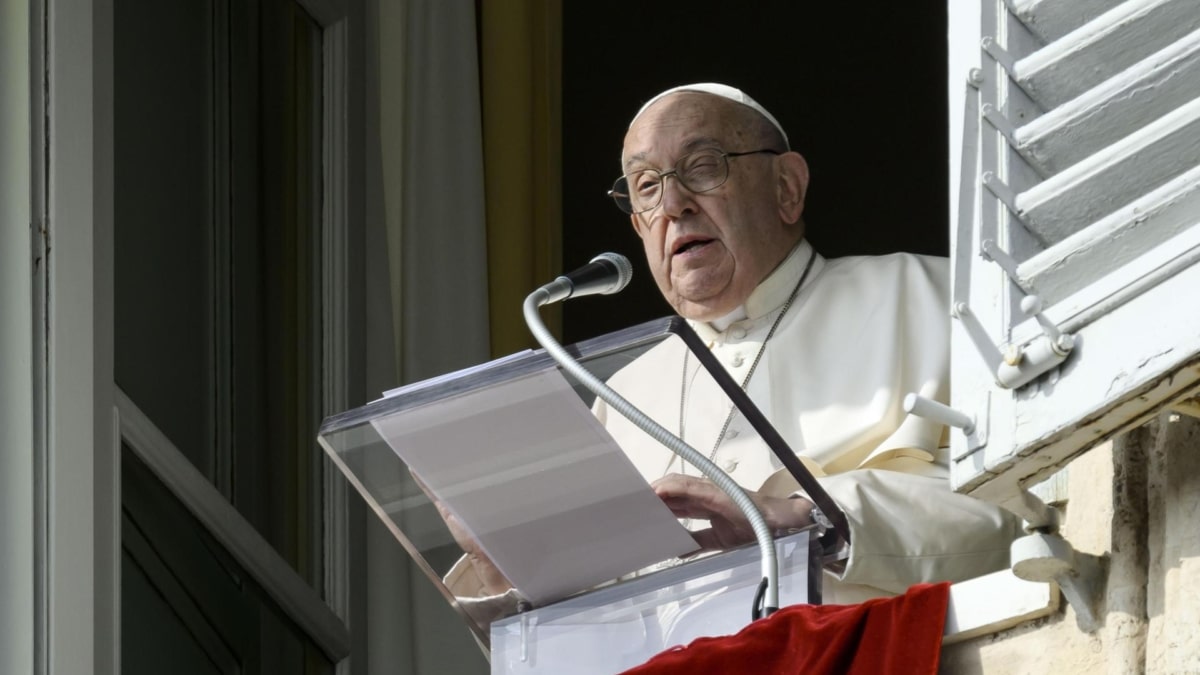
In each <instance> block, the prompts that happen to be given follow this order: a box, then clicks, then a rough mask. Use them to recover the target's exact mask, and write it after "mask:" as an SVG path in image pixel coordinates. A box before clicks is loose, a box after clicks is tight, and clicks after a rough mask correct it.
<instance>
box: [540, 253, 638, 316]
mask: <svg viewBox="0 0 1200 675" xmlns="http://www.w3.org/2000/svg"><path fill="white" fill-rule="evenodd" d="M632 278H633V265H631V264H630V263H629V258H626V257H625V256H623V255H621V254H620V253H601V254H600V255H598V256H596V257H595V258H592V261H591V262H589V263H588V264H586V265H584V266H583V267H580V268H579V269H577V270H575V271H574V272H570V273H568V274H564V275H563V276H560V277H558V278H557V279H555V280H554V281H551V282H550V283H548V284H546V285H545V286H542V287H541V288H540V289H539V290H541V291H545V292H546V294H547V295H548V296H549V297H547V298H546V299H545V300H544V301H543V302H542V303H541V304H547V305H548V304H550V303H552V302H559V301H561V300H566V299H567V298H578V297H582V296H584V295H597V294H599V295H611V294H613V293H618V292H620V291H622V290H623V289H624V288H625V287H626V286H628V285H629V280H630V279H632Z"/></svg>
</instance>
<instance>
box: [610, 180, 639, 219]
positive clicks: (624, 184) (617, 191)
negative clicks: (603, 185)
mask: <svg viewBox="0 0 1200 675" xmlns="http://www.w3.org/2000/svg"><path fill="white" fill-rule="evenodd" d="M608 196H609V197H612V198H613V201H614V202H616V203H617V208H618V209H621V210H622V211H624V212H625V213H628V214H633V213H634V210H633V204H631V203H630V201H629V181H628V180H627V178H626V177H625V176H621V177H620V178H618V179H617V180H616V181H615V182H613V186H612V189H611V190H609V191H608Z"/></svg>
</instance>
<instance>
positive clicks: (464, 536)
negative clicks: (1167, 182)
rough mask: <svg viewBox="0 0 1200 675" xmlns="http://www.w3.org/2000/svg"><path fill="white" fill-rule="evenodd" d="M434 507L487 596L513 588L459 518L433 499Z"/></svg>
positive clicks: (431, 497)
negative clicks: (465, 555) (464, 554)
mask: <svg viewBox="0 0 1200 675" xmlns="http://www.w3.org/2000/svg"><path fill="white" fill-rule="evenodd" d="M430 499H431V500H433V504H434V506H436V507H437V510H438V514H439V515H441V516H442V520H444V521H446V527H447V528H449V529H450V534H451V535H453V536H454V541H455V542H457V543H458V545H459V546H460V547H461V548H462V550H463V553H466V554H467V560H468V561H469V562H470V563H471V568H472V569H474V570H475V574H476V575H477V576H478V577H479V581H480V582H481V583H482V584H483V586H482V590H483V592H484V594H485V595H500V594H501V593H503V592H505V591H507V590H508V589H510V588H512V587H513V586H512V582H510V581H509V580H508V579H506V578H504V575H503V574H501V573H500V570H499V569H498V568H497V567H496V565H495V563H493V562H492V559H491V558H489V557H487V554H486V553H484V552H483V549H482V548H480V546H479V542H477V541H475V538H474V537H472V536H471V535H470V533H468V532H467V529H466V528H465V527H463V525H462V523H461V522H459V520H458V518H457V517H456V516H455V515H454V514H453V513H451V512H450V510H449V509H447V508H446V507H445V506H444V505H443V504H442V503H441V502H440V501H438V500H437V499H433V496H432V495H430Z"/></svg>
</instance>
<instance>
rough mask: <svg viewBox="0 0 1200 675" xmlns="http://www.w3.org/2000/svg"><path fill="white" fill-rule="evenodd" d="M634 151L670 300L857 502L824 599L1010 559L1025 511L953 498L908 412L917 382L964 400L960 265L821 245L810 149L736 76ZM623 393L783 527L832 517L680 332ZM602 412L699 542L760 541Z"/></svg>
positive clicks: (677, 94) (644, 234)
mask: <svg viewBox="0 0 1200 675" xmlns="http://www.w3.org/2000/svg"><path fill="white" fill-rule="evenodd" d="M621 162H622V169H623V175H622V176H621V178H619V179H618V180H617V181H616V184H615V185H614V187H613V190H612V193H611V194H612V196H613V197H614V199H615V200H616V202H617V205H618V206H619V207H620V208H621V209H622V210H623V211H625V212H626V213H628V214H629V216H630V220H631V222H632V224H633V228H634V230H635V232H636V233H637V235H638V236H639V237H640V238H641V240H642V243H643V245H644V248H645V252H646V260H647V262H648V263H649V266H650V270H651V272H652V274H653V275H654V279H655V281H656V282H657V284H658V287H659V289H660V290H661V291H662V293H663V296H664V297H665V298H666V299H667V301H668V302H669V303H670V304H671V306H672V307H674V308H675V310H676V312H678V313H679V314H680V315H681V316H683V317H684V318H686V319H688V320H689V322H690V323H691V325H692V326H693V328H695V330H696V332H697V333H698V334H699V335H700V336H701V337H702V338H703V339H704V340H705V342H706V343H707V344H708V345H709V347H710V349H712V351H713V353H714V354H715V355H716V356H717V358H718V360H720V361H721V363H722V364H723V365H724V366H725V368H726V369H727V370H728V371H729V372H730V374H731V375H733V377H734V379H735V380H737V381H739V382H740V383H741V384H742V387H743V389H745V390H746V392H747V393H748V394H749V395H750V397H751V399H752V400H753V401H754V402H755V404H756V405H757V406H758V407H759V409H760V410H762V411H763V413H764V414H765V415H766V416H767V418H768V419H769V420H771V423H772V424H773V425H774V426H775V427H776V429H777V430H778V431H779V432H780V434H781V435H782V436H783V438H784V439H785V440H786V441H787V442H788V444H789V445H790V446H791V447H792V449H793V450H794V451H795V452H796V453H797V455H799V456H800V458H801V460H802V461H803V462H804V463H805V464H806V466H808V467H809V468H810V469H811V470H812V472H813V473H814V474H815V475H816V476H818V477H819V480H820V481H821V484H822V486H823V487H824V488H825V489H826V491H827V492H829V493H830V495H831V496H832V498H833V499H834V501H835V502H837V504H838V505H839V506H840V508H841V509H842V510H843V511H844V512H845V514H846V517H847V519H848V521H849V524H850V533H851V541H852V542H853V545H852V547H851V550H850V551H849V555H848V558H847V559H846V560H845V561H844V565H843V567H842V568H841V569H839V570H837V572H836V573H833V578H830V577H827V579H826V585H825V593H824V596H825V602H829V603H843V602H855V601H860V600H863V599H866V598H870V597H877V596H880V595H886V594H891V593H899V592H902V591H904V590H905V589H906V588H907V587H908V586H910V585H911V584H913V583H917V582H922V581H936V580H960V579H966V578H970V577H973V576H977V575H980V574H984V573H987V572H991V571H994V570H997V569H1000V568H1003V567H1006V566H1007V565H1008V546H1009V543H1010V542H1011V540H1012V539H1013V538H1014V537H1015V536H1016V535H1017V534H1018V533H1019V523H1018V522H1017V520H1016V519H1015V518H1013V517H1012V516H1011V515H1008V514H1006V513H1005V512H1003V511H1001V510H999V509H997V508H995V507H993V506H990V505H988V504H985V503H983V502H980V501H977V500H974V499H972V498H969V497H965V496H962V495H957V494H954V493H953V492H951V491H950V490H949V487H948V484H947V469H948V462H947V455H946V448H945V447H944V446H945V443H944V429H943V428H942V427H941V426H939V425H937V424H935V423H932V422H930V421H927V420H923V419H920V418H916V417H913V416H908V415H906V414H905V413H904V411H903V409H902V400H903V398H904V396H905V394H907V393H909V392H917V393H920V394H922V395H924V396H927V397H929V398H934V399H937V400H942V401H945V400H946V398H947V395H948V388H949V385H948V374H947V370H948V356H949V326H948V313H949V309H948V307H949V304H948V297H949V296H948V292H947V287H948V274H947V265H946V261H945V260H943V259H936V258H930V257H923V256H914V255H907V254H896V255H890V256H883V257H856V258H842V259H832V260H825V259H823V258H822V257H821V256H819V255H818V254H817V253H816V252H815V251H813V249H812V247H811V246H810V245H809V244H808V243H807V242H806V241H805V240H804V222H803V220H802V218H801V215H802V213H803V210H804V197H805V192H806V190H807V188H808V168H807V165H806V164H805V161H804V158H803V157H801V156H800V155H799V154H797V153H795V152H792V151H791V150H790V148H789V147H788V141H787V136H786V134H785V133H784V131H783V129H782V127H780V125H779V123H778V122H777V121H776V120H775V118H774V117H773V116H772V115H771V114H770V113H768V112H767V111H766V110H765V109H764V108H762V106H760V105H759V104H758V103H756V102H755V101H754V100H753V99H751V98H750V97H749V96H747V95H746V94H744V93H743V92H741V91H739V90H737V89H734V88H732V87H728V86H724V85H719V84H697V85H688V86H683V87H678V88H674V89H670V90H668V91H666V92H663V93H662V94H659V95H658V96H656V97H654V98H653V99H651V100H650V102H649V103H647V104H646V105H645V106H644V107H643V108H642V109H641V111H639V112H638V114H637V115H636V116H635V117H634V120H633V122H632V123H631V125H630V127H629V131H628V133H627V134H626V136H625V143H624V150H623V152H622V156H621ZM610 385H611V386H612V387H613V388H614V389H616V390H617V391H619V392H621V393H622V395H623V396H625V397H626V398H627V399H629V400H630V401H631V402H632V403H633V404H634V405H636V406H638V407H639V408H640V409H642V410H643V411H644V412H646V413H647V414H648V415H650V416H651V417H652V418H654V419H655V420H656V421H657V422H659V423H660V424H661V425H663V426H664V427H666V428H668V429H672V430H674V431H675V432H676V434H677V435H679V436H680V437H682V438H683V439H684V440H685V441H686V442H688V443H689V444H690V445H692V446H693V447H695V448H696V449H697V450H699V451H700V452H702V453H704V454H706V455H708V456H709V457H710V458H711V459H712V460H713V461H714V462H715V463H716V464H717V465H718V466H720V467H722V468H723V469H724V470H725V471H726V472H728V473H729V474H730V475H731V476H732V477H733V478H734V479H735V480H736V481H737V482H738V484H739V485H741V486H742V487H743V488H745V489H746V490H747V491H749V492H750V494H751V496H752V497H753V498H754V500H755V502H756V503H757V504H758V505H759V507H760V509H761V511H762V512H763V515H764V517H765V518H766V520H767V523H768V525H770V526H771V527H772V528H775V529H787V528H793V527H802V526H805V525H808V524H810V523H812V522H813V520H814V518H818V519H820V517H821V516H820V513H819V511H817V510H816V509H815V505H814V504H813V503H812V502H811V501H809V500H808V499H807V498H805V497H804V496H803V495H802V494H800V493H799V492H798V486H797V485H796V484H795V482H794V481H793V479H792V478H791V476H790V475H789V474H788V473H787V471H786V469H783V468H782V464H781V463H780V462H779V461H778V460H777V459H776V458H775V456H774V455H773V454H772V453H771V451H770V450H769V449H768V448H767V447H766V445H765V444H764V443H763V442H762V440H761V439H759V438H758V436H757V434H755V433H754V432H753V430H752V429H751V428H750V427H749V424H748V423H747V422H746V421H745V420H744V419H743V418H742V417H741V416H740V415H738V414H737V411H736V410H735V409H734V408H733V406H732V405H731V403H730V402H729V400H728V397H726V396H725V395H724V393H723V392H721V391H720V390H719V389H718V387H717V385H716V384H715V383H714V382H713V381H712V379H711V378H710V377H708V375H707V373H705V372H703V371H702V368H701V367H700V364H699V363H697V362H696V360H695V359H694V358H689V355H688V353H687V350H686V348H685V347H684V346H683V345H682V343H681V342H679V341H675V340H673V341H667V342H665V343H663V344H660V345H658V346H657V347H655V348H654V349H652V350H651V351H649V352H647V353H646V354H645V355H643V356H642V357H641V358H639V359H638V360H637V361H635V362H634V363H632V364H630V365H629V366H628V367H626V368H625V369H623V370H622V371H620V372H618V373H617V374H616V375H615V376H614V377H613V378H612V379H611V381H610ZM596 413H597V415H598V416H599V418H600V419H601V420H602V421H603V422H604V424H605V426H606V427H607V428H608V429H609V431H610V432H611V433H612V434H613V435H614V437H615V438H616V439H617V440H618V442H619V443H620V444H621V446H622V448H624V449H625V451H626V452H627V453H628V454H629V456H630V457H631V459H632V460H633V462H634V464H635V465H636V466H637V468H638V470H639V471H641V473H642V474H643V475H644V476H645V477H646V478H647V479H648V480H650V481H652V484H653V486H654V489H655V491H656V492H657V494H658V495H659V496H660V497H661V498H662V499H663V500H664V501H665V502H666V503H667V504H668V505H669V506H670V507H671V508H672V510H673V511H674V512H675V514H676V515H677V516H679V517H680V518H684V519H687V521H688V522H689V524H691V526H692V527H693V529H695V531H694V535H695V537H696V539H697V541H698V542H700V543H701V545H703V546H705V547H706V548H712V549H716V548H727V547H730V546H733V545H737V544H741V543H745V542H747V541H750V540H752V538H753V534H752V531H751V529H750V527H749V524H748V523H747V522H746V520H745V517H744V516H743V515H742V513H741V511H740V510H739V509H738V508H737V506H736V505H735V504H734V503H733V502H732V500H731V499H730V498H729V497H728V496H727V495H726V494H725V493H723V492H722V491H721V490H720V489H719V488H717V487H716V486H715V485H714V484H713V483H711V482H710V481H708V480H706V479H704V478H703V477H701V475H700V473H699V472H698V471H697V470H696V469H695V468H693V467H691V466H686V465H684V464H683V463H682V461H681V460H680V459H679V458H678V457H676V456H675V455H674V454H673V453H671V452H670V451H669V450H667V449H666V448H664V447H662V446H661V445H659V444H658V443H656V442H655V441H653V440H652V439H650V438H649V437H648V436H647V435H646V434H645V433H644V432H642V431H641V430H640V429H638V428H637V427H635V426H633V424H632V423H630V422H629V421H628V420H626V419H624V418H623V417H622V416H620V415H619V414H618V413H616V412H615V411H612V410H610V409H608V408H607V407H606V406H605V405H604V404H603V403H599V404H598V405H597V407H596ZM701 520H703V521H708V525H709V526H708V527H703V528H700V527H698V523H697V522H696V521H701Z"/></svg>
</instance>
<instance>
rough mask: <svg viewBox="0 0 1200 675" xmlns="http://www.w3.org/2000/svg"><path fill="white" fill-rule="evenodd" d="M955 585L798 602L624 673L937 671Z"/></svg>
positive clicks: (883, 674) (881, 674)
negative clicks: (835, 601)
mask: <svg viewBox="0 0 1200 675" xmlns="http://www.w3.org/2000/svg"><path fill="white" fill-rule="evenodd" d="M949 601H950V584H949V583H938V584H917V585H915V586H913V587H911V588H909V589H908V591H907V592H906V593H904V595H899V596H896V597H894V598H879V599H876V600H868V601H866V602H864V603H861V604H857V605H793V606H791V607H785V608H783V609H781V610H779V611H778V612H775V613H774V614H772V615H771V616H769V617H767V618H766V619H761V620H759V621H755V622H754V623H751V624H750V625H748V626H746V627H745V628H743V629H742V630H741V631H739V632H738V633H736V634H735V635H728V636H725V637H717V638H699V639H697V640H695V641H693V642H692V643H691V644H689V645H687V646H685V647H676V648H674V649H669V650H667V651H665V652H662V653H661V654H658V655H656V656H654V657H653V658H651V659H650V660H649V661H647V662H646V663H644V664H642V665H640V666H637V667H634V668H631V669H629V670H627V671H625V673H624V675H669V674H676V673H689V674H696V673H774V674H779V675H786V674H790V673H796V674H800V673H803V674H804V675H890V674H895V675H921V674H923V673H928V674H929V675H935V674H936V673H937V668H938V659H939V657H940V656H941V647H942V632H943V630H944V628H945V623H946V607H947V605H948V603H949Z"/></svg>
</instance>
